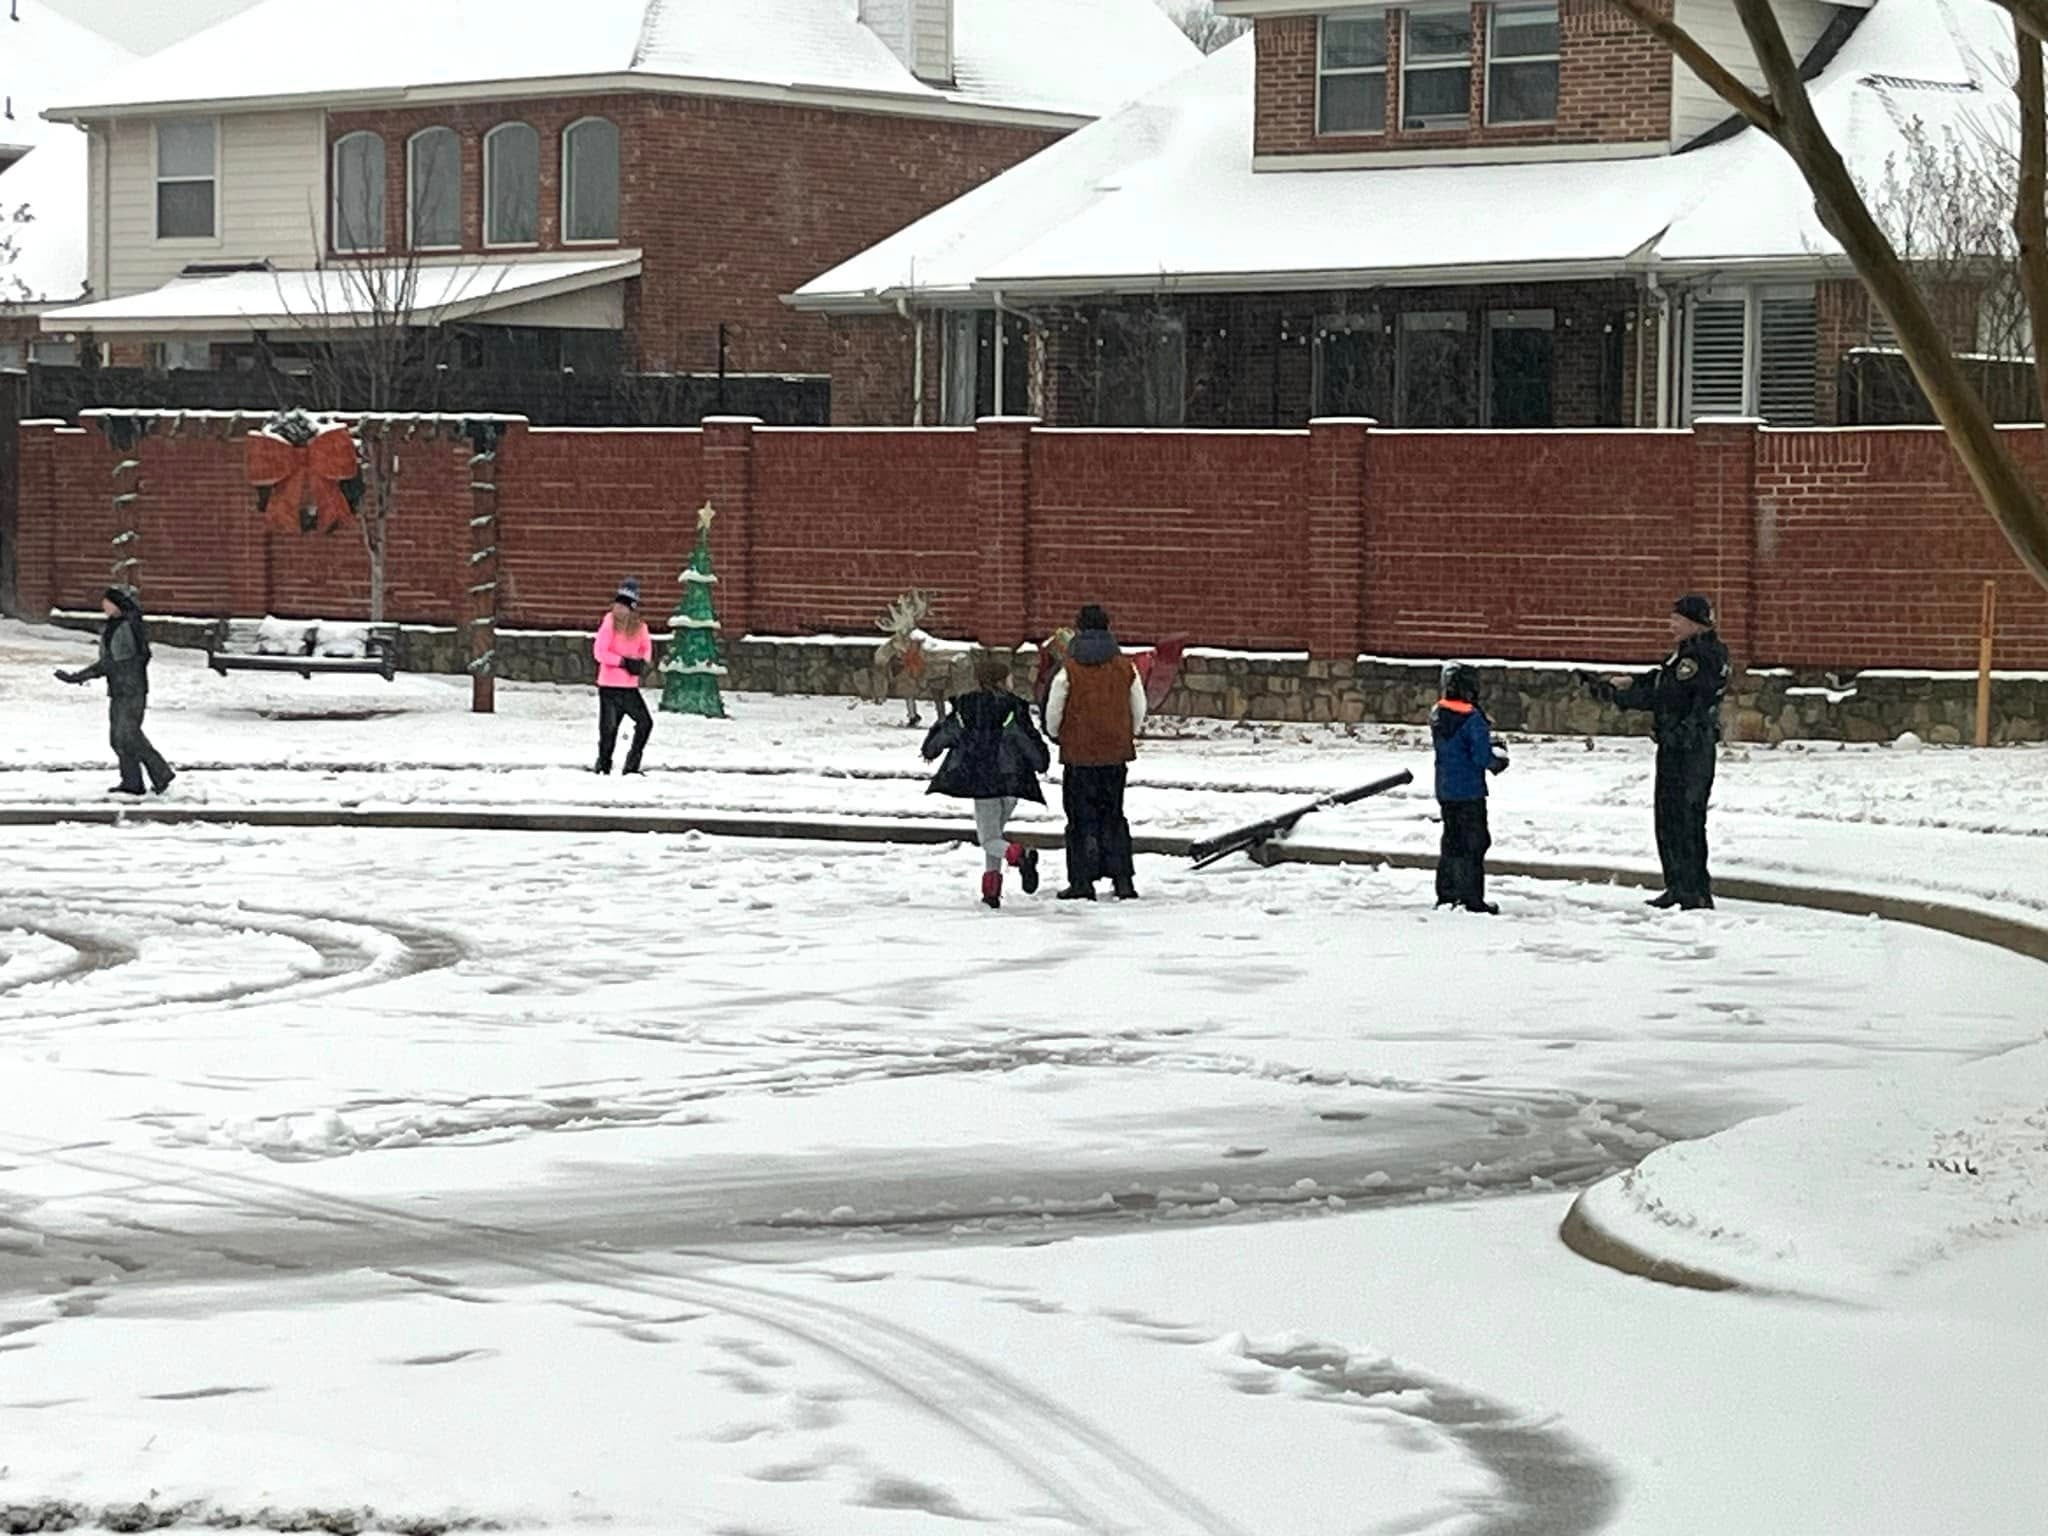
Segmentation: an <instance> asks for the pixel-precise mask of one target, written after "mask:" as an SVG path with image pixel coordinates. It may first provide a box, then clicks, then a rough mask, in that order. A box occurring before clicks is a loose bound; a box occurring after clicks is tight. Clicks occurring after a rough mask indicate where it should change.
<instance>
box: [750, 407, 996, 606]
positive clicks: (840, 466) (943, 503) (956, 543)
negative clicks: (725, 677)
mask: <svg viewBox="0 0 2048 1536" xmlns="http://www.w3.org/2000/svg"><path fill="white" fill-rule="evenodd" d="M753 457H754V481H753V514H752V516H753V552H752V556H751V559H750V564H749V576H750V578H751V588H752V592H753V606H752V610H751V614H750V622H751V624H752V627H753V628H754V630H755V631H756V632H757V633H764V634H803V633H805V632H807V631H810V632H820V633H837V634H854V635H864V634H870V633H871V634H873V635H874V636H875V639H876V643H877V644H879V643H880V641H881V631H880V630H879V629H878V628H877V627H876V621H877V620H878V619H879V618H880V617H881V615H882V611H883V610H884V609H885V608H887V607H888V606H889V604H890V603H891V602H893V601H894V600H895V599H896V598H897V597H898V596H900V595H901V594H902V593H904V592H906V591H908V590H909V589H910V588H912V587H924V588H926V589H928V590H932V591H936V592H937V593H938V595H939V602H938V606H937V607H936V608H935V609H934V610H933V613H932V617H931V619H930V620H929V624H930V627H931V628H932V629H933V630H935V631H938V632H941V633H959V632H960V631H961V630H962V629H966V628H971V627H972V626H973V623H974V601H975V592H976V582H977V579H978V576H977V573H978V568H979V565H980V557H979V550H980V547H981V544H980V536H979V531H978V529H977V528H976V526H975V516H974V480H975V435H974V433H973V432H971V431H927V432H916V431H907V430H906V431H894V432H890V431H880V432H838V431H829V430H807V429H803V428H790V429H768V430H763V431H759V432H756V433H755V434H754V456H753Z"/></svg>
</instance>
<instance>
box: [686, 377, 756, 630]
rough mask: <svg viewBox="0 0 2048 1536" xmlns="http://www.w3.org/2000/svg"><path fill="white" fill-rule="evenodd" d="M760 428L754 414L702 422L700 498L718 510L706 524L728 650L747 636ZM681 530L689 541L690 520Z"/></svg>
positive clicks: (750, 621) (692, 530)
mask: <svg viewBox="0 0 2048 1536" xmlns="http://www.w3.org/2000/svg"><path fill="white" fill-rule="evenodd" d="M760 425H761V422H760V418H759V417H755V416H707V417H705V418H704V494H705V499H706V500H708V501H709V502H710V503H711V505H712V506H714V507H716V508H717V509H718V521H717V522H715V523H713V524H712V525H711V539H712V547H713V554H712V564H713V566H714V568H715V569H716V570H717V572H718V627H719V631H720V633H721V634H722V635H723V636H724V638H725V643H726V644H727V645H728V646H733V645H737V644H738V643H739V642H740V641H741V640H743V639H745V638H746V636H747V635H749V634H751V633H752V632H753V608H754V429H755V428H756V427H758V426H760ZM692 510H694V509H692ZM687 526H688V528H689V530H690V536H691V537H692V538H694V536H695V532H696V524H695V522H694V520H691V521H689V522H688V524H687ZM687 551H688V545H687V544H686V545H685V553H686V554H687Z"/></svg>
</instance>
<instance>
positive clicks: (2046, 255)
mask: <svg viewBox="0 0 2048 1536" xmlns="http://www.w3.org/2000/svg"><path fill="white" fill-rule="evenodd" d="M2013 43H2014V45H2015V47H2016V48H2017V50H2018V55H2019V78H2018V79H2017V80H2016V81H2015V82H2014V83H2013V92H2014V94H2015V95H2016V96H2017V97H2018V102H2019V124H2020V169H2019V185H2018V187H2017V189H2016V191H2015V193H2014V197H2013V209H2012V232H2013V234H2014V235H2015V236H2016V237H2017V239H2018V241H2019V268H2020V292H2021V294H2022V295H2024V296H2025V298H2026V301H2027V329H2028V333H2029V335H2030V337H2031V338H2032V341H2033V347H2032V351H2033V354H2034V388H2035V390H2036V392H2037V393H2038V395H2039V396H2040V399H2041V419H2042V420H2043V421H2044V422H2048V89H2044V82H2043V76H2042V60H2041V40H2040V39H2039V38H2038V37H2035V36H2034V35H2033V34H2031V33H2030V32H2028V31H2027V30H2026V29H2025V28H2024V27H2022V26H2020V25H2019V24H2018V23H2017V22H2015V23H2014V25H2013Z"/></svg>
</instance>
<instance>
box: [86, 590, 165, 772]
mask: <svg viewBox="0 0 2048 1536" xmlns="http://www.w3.org/2000/svg"><path fill="white" fill-rule="evenodd" d="M100 610H101V611H102V612H103V613H105V614H106V616H107V622H106V626H105V627H104V628H103V629H101V630H100V654H99V659H98V660H97V661H95V662H94V663H93V664H92V665H91V666H89V667H87V668H85V669H84V670H83V671H80V672H59V673H58V674H57V680H58V681H59V682H64V683H89V682H91V681H92V680H93V679H94V678H100V677H103V678H105V679H106V680H107V736H108V739H109V741H110V742H111V744H112V745H113V748H114V758H115V760H116V761H117V762H118V763H119V764H120V765H121V782H120V783H118V784H116V785H115V786H114V787H113V788H112V789H111V790H109V791H108V793H109V794H115V795H139V794H141V793H142V776H143V774H144V773H145V772H147V773H148V775H149V787H150V788H151V789H152V790H153V791H155V792H156V793H157V794H159V795H160V794H162V793H163V792H164V791H165V790H167V789H169V788H170V787H171V780H173V779H175V778H176V777H177V776H178V775H177V771H176V770H175V769H173V768H172V767H171V765H170V764H169V763H167V762H165V761H164V755H163V754H162V753H161V752H159V751H157V749H156V748H155V747H154V746H152V745H151V744H150V740H149V738H148V737H147V736H145V735H143V734H142V717H143V714H144V713H145V712H146V711H147V710H148V708H149V625H148V624H146V623H145V622H144V621H143V617H142V604H141V603H139V602H138V601H137V600H136V597H135V594H134V593H133V592H131V591H129V590H128V589H127V588H126V587H109V588H107V590H106V592H105V594H104V595H103V596H102V597H101V599H100Z"/></svg>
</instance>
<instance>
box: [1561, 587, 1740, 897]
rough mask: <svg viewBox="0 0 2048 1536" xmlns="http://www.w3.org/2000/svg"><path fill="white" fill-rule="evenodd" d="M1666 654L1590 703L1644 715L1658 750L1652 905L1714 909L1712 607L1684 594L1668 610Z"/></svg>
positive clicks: (1723, 651)
mask: <svg viewBox="0 0 2048 1536" xmlns="http://www.w3.org/2000/svg"><path fill="white" fill-rule="evenodd" d="M1671 639H1672V642H1673V646H1672V651H1671V654H1670V655H1669V656H1667V657H1665V658H1664V661H1663V663H1662V664H1661V665H1660V666H1657V667H1655V668H1653V669H1652V670H1650V671H1648V672H1645V673H1644V674H1643V675H1642V676H1640V677H1636V678H1627V677H1612V678H1595V679H1593V680H1592V690H1593V693H1594V696H1595V697H1596V698H1600V699H1604V700H1606V701H1607V702H1608V703H1611V704H1615V705H1618V706H1619V707H1620V708H1622V709H1642V710H1648V711H1649V712H1650V734H1651V736H1652V737H1654V738H1655V739H1656V742H1657V794H1656V817H1657V857H1658V859H1659V861H1660V862H1661V863H1662V864H1663V866H1664V893H1663V894H1662V895H1661V896H1658V897H1657V898H1655V899H1654V900H1653V901H1651V903H1650V905H1651V906H1653V907H1659V908H1668V907H1682V908H1684V909H1685V910H1687V911H1695V910H1698V909H1700V908H1703V907H1711V906H1713V904H1714V882H1713V877H1712V876H1711V875H1710V874H1709V873H1708V872H1707V802H1708V800H1709V799H1710V798H1712V796H1713V793H1714V764H1715V759H1716V757H1717V755H1718V753H1719V750H1720V744H1721V698H1722V695H1724V694H1725V693H1727V691H1728V679H1729V674H1730V671H1731V667H1730V664H1729V660H1728V647H1727V646H1725V645H1723V644H1722V643H1721V637H1720V636H1719V635H1718V634H1716V633H1715V632H1714V605H1713V604H1712V603H1711V602H1710V601H1708V600H1707V599H1706V598H1704V597H1702V596H1700V595H1699V594H1698V593H1696V592H1695V593H1689V594H1687V595H1686V596H1684V597H1681V598H1680V599H1679V600H1678V601H1677V602H1676V603H1673V604H1672V605H1671Z"/></svg>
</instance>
